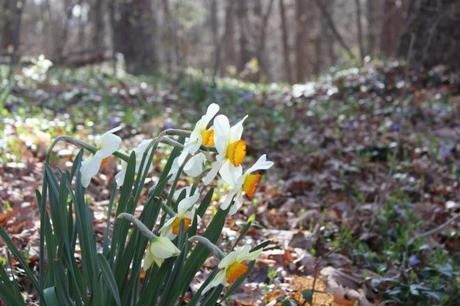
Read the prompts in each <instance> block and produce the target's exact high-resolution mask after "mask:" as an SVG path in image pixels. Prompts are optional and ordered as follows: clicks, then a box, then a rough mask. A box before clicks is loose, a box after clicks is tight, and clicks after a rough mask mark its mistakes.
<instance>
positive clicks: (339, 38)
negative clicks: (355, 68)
mask: <svg viewBox="0 0 460 306" xmlns="http://www.w3.org/2000/svg"><path fill="white" fill-rule="evenodd" d="M315 3H316V5H317V6H318V8H319V9H320V11H321V14H322V15H323V17H324V18H325V20H326V21H327V23H328V25H329V27H330V29H331V31H332V33H333V34H334V36H335V38H336V40H337V42H338V43H339V44H340V46H341V47H342V48H343V49H344V50H345V52H347V54H348V56H349V57H350V58H351V59H354V58H355V55H354V54H353V52H351V49H350V47H349V46H348V45H347V43H346V42H345V40H344V39H343V37H342V35H340V33H339V31H338V30H337V27H336V26H335V23H334V20H333V19H332V16H331V15H330V13H329V12H328V11H327V7H326V6H325V5H324V3H323V2H322V0H315Z"/></svg>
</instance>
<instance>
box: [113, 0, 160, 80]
mask: <svg viewBox="0 0 460 306" xmlns="http://www.w3.org/2000/svg"><path fill="white" fill-rule="evenodd" d="M114 9H115V27H114V35H115V39H114V43H115V45H114V49H115V51H116V52H120V53H122V54H123V56H124V57H125V61H126V67H127V70H128V72H131V73H151V72H154V71H156V69H157V61H156V52H155V51H156V50H155V46H154V42H155V40H154V35H155V32H154V29H155V20H154V15H153V10H152V3H151V2H150V0H124V1H117V2H116V3H115V7H114Z"/></svg>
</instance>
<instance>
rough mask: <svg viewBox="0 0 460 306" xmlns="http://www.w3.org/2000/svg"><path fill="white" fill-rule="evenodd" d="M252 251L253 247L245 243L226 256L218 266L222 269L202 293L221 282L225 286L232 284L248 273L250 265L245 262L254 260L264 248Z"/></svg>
mask: <svg viewBox="0 0 460 306" xmlns="http://www.w3.org/2000/svg"><path fill="white" fill-rule="evenodd" d="M250 251H251V247H250V246H249V245H245V246H244V247H241V248H238V249H235V250H234V251H233V252H231V253H229V254H228V255H227V256H225V257H224V258H223V259H222V260H221V261H220V263H219V265H218V266H217V267H218V268H219V269H220V271H219V273H217V275H216V276H215V277H214V279H213V280H212V281H211V282H210V283H209V284H208V285H207V286H206V287H205V288H204V290H203V293H202V294H205V293H206V292H208V290H209V289H211V288H214V287H216V286H218V285H221V284H222V285H224V286H227V285H231V284H233V283H234V282H235V281H236V280H237V279H239V278H240V277H241V276H242V275H243V274H244V273H246V272H247V271H248V265H247V264H246V263H244V262H245V261H253V260H255V259H257V257H259V255H260V253H262V249H259V250H257V251H254V252H250Z"/></svg>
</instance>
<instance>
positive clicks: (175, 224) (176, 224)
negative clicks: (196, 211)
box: [172, 217, 192, 235]
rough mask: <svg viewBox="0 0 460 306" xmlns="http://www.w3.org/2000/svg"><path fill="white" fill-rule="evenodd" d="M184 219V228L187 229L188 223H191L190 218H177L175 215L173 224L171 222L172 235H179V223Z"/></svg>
mask: <svg viewBox="0 0 460 306" xmlns="http://www.w3.org/2000/svg"><path fill="white" fill-rule="evenodd" d="M182 220H183V221H184V230H185V231H187V230H188V229H189V227H190V225H191V224H192V219H190V218H179V217H177V218H176V219H175V220H174V222H173V224H172V233H173V234H174V235H179V231H180V223H181V221H182Z"/></svg>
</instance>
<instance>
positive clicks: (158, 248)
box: [150, 237, 180, 259]
mask: <svg viewBox="0 0 460 306" xmlns="http://www.w3.org/2000/svg"><path fill="white" fill-rule="evenodd" d="M150 251H151V252H152V254H153V255H154V256H155V257H159V258H164V259H165V258H169V257H173V256H177V255H179V253H180V250H179V249H178V248H177V247H176V246H175V245H174V243H172V242H171V241H170V240H169V239H168V238H166V237H158V238H157V239H155V240H154V241H152V243H151V244H150Z"/></svg>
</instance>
